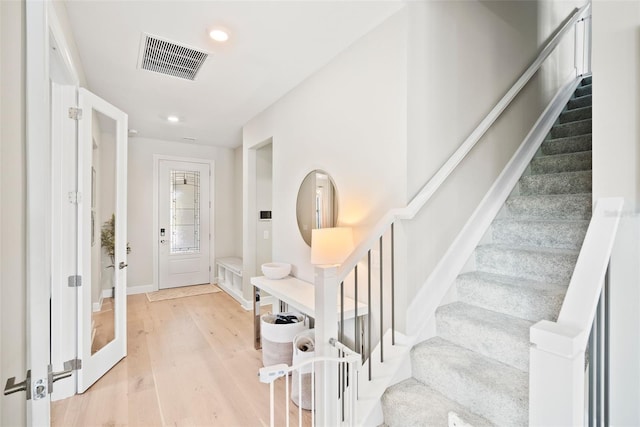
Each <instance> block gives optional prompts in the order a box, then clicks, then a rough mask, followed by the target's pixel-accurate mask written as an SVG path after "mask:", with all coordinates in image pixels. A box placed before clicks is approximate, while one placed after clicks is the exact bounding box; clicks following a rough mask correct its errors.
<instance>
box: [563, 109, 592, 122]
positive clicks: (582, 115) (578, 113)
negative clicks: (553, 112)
mask: <svg viewBox="0 0 640 427" xmlns="http://www.w3.org/2000/svg"><path fill="white" fill-rule="evenodd" d="M590 118H591V107H586V108H578V109H574V110H568V111H565V112H564V113H562V114H561V115H560V123H570V122H576V121H580V120H585V119H590Z"/></svg>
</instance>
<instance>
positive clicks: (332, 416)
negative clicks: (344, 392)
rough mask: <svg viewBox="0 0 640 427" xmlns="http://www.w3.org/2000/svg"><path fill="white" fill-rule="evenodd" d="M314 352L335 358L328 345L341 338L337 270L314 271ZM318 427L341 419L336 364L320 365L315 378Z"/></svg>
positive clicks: (330, 346) (333, 349)
mask: <svg viewBox="0 0 640 427" xmlns="http://www.w3.org/2000/svg"><path fill="white" fill-rule="evenodd" d="M314 284H315V303H316V307H315V338H316V347H315V352H316V355H317V356H326V357H335V356H336V355H337V352H336V350H335V348H334V347H333V346H332V345H331V344H329V339H330V338H337V337H338V313H337V299H338V267H337V266H336V265H330V266H316V267H315V280H314ZM315 378H316V379H315V399H316V403H315V408H316V425H317V426H330V425H335V424H336V420H337V419H338V370H337V365H336V364H335V363H324V364H323V363H319V364H318V365H317V366H316V377H315Z"/></svg>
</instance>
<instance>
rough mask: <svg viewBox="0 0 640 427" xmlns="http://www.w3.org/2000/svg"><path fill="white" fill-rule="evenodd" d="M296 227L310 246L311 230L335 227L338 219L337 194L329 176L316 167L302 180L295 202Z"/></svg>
mask: <svg viewBox="0 0 640 427" xmlns="http://www.w3.org/2000/svg"><path fill="white" fill-rule="evenodd" d="M296 217H297V219H298V229H299V230H300V234H301V235H302V238H303V239H304V241H305V242H306V243H307V245H309V246H311V230H313V229H314V228H327V227H335V226H336V223H337V221H338V195H337V194H336V185H335V183H334V182H333V179H332V178H331V176H330V175H329V174H328V173H326V172H325V171H323V170H319V169H316V170H314V171H311V172H309V174H308V175H307V176H306V177H305V178H304V179H303V180H302V184H300V190H298V200H297V202H296Z"/></svg>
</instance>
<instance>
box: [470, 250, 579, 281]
mask: <svg viewBox="0 0 640 427" xmlns="http://www.w3.org/2000/svg"><path fill="white" fill-rule="evenodd" d="M577 258H578V251H576V250H570V249H555V248H539V247H524V246H509V245H498V244H491V245H481V246H478V247H477V248H476V250H475V259H476V269H477V270H478V271H484V272H486V273H493V274H504V275H506V276H518V277H523V278H525V279H532V280H540V281H551V282H560V283H564V282H568V280H569V279H570V278H571V274H572V273H573V269H574V267H575V264H576V260H577Z"/></svg>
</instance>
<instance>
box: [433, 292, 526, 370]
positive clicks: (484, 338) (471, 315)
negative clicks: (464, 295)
mask: <svg viewBox="0 0 640 427" xmlns="http://www.w3.org/2000/svg"><path fill="white" fill-rule="evenodd" d="M436 325H437V327H436V329H437V333H438V336H439V337H442V338H444V339H445V340H447V341H450V342H452V343H454V344H457V345H459V346H461V347H465V348H467V349H469V350H472V351H475V352H478V353H480V354H482V355H484V356H487V357H490V358H492V359H495V360H497V361H499V362H502V363H506V364H507V365H510V366H513V367H514V368H518V369H521V370H523V371H528V370H529V328H530V327H531V325H533V322H530V321H528V320H524V319H520V318H517V317H513V316H509V315H507V314H502V313H498V312H496V311H492V310H487V309H484V308H481V307H477V306H475V305H470V304H465V303H463V302H453V303H451V304H447V305H443V306H441V307H439V308H438V310H437V311H436Z"/></svg>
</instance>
